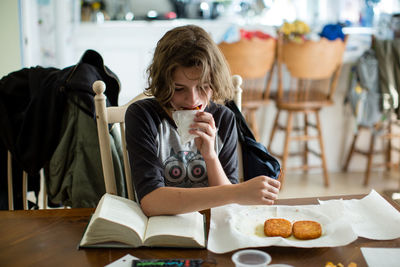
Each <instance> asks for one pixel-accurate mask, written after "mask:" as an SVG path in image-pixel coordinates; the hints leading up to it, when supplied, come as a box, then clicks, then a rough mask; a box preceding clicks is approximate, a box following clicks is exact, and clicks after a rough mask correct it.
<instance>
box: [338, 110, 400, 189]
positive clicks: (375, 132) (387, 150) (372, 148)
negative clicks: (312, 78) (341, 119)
mask: <svg viewBox="0 0 400 267" xmlns="http://www.w3.org/2000/svg"><path fill="white" fill-rule="evenodd" d="M392 115H393V116H392V118H389V120H388V121H385V122H383V123H379V124H376V125H375V127H374V128H371V127H365V126H361V125H360V126H358V127H357V128H358V129H357V132H355V133H354V136H353V141H352V143H351V147H350V151H349V154H348V156H347V159H346V162H345V165H344V167H343V171H345V172H347V170H348V168H349V164H350V161H351V159H352V157H353V155H354V154H358V155H362V156H365V157H366V158H367V167H366V170H365V175H364V186H367V185H368V184H369V179H370V175H371V169H372V167H386V170H390V169H392V167H397V168H400V163H399V162H393V160H392V153H393V152H397V153H399V154H400V147H398V146H394V145H393V140H399V141H400V133H399V132H398V131H397V133H396V132H394V128H395V127H398V128H400V121H399V120H397V119H395V118H393V117H395V116H394V114H392ZM362 131H364V132H365V131H367V132H369V134H370V141H369V148H368V150H363V149H361V148H359V147H357V140H358V137H359V136H360V133H361V132H362ZM378 138H380V139H381V141H382V149H381V150H377V149H376V143H377V139H378ZM382 154H383V155H385V160H384V161H383V162H374V161H373V157H374V156H376V155H382Z"/></svg>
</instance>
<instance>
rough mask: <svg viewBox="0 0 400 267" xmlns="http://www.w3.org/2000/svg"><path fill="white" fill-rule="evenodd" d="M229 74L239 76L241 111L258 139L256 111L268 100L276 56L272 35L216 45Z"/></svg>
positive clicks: (274, 41)
mask: <svg viewBox="0 0 400 267" xmlns="http://www.w3.org/2000/svg"><path fill="white" fill-rule="evenodd" d="M218 46H219V48H220V49H221V51H222V53H223V54H224V56H225V59H226V60H227V62H228V64H229V67H230V70H231V73H232V75H235V74H237V75H240V76H241V77H242V79H243V83H242V86H241V87H242V90H243V93H242V112H243V114H244V116H245V119H246V122H247V123H248V125H249V127H250V129H251V130H252V132H253V134H254V137H255V138H256V140H259V139H260V135H259V131H258V125H257V122H256V111H257V110H258V109H259V108H260V107H261V106H263V105H266V104H268V102H269V93H270V86H271V80H272V75H273V70H274V67H273V66H274V63H275V57H276V53H275V50H276V40H275V39H274V38H269V39H266V40H264V39H260V38H253V39H251V40H247V39H241V40H240V41H238V42H235V43H225V42H222V43H220V44H219V45H218Z"/></svg>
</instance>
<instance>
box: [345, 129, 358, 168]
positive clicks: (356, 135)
mask: <svg viewBox="0 0 400 267" xmlns="http://www.w3.org/2000/svg"><path fill="white" fill-rule="evenodd" d="M359 130H360V129H358V130H357V132H356V133H355V134H354V136H353V141H352V143H351V147H350V151H349V154H348V155H347V158H346V162H345V163H344V166H343V171H345V172H347V170H348V169H349V164H350V160H351V157H352V156H353V153H354V150H355V148H356V143H357V138H358V132H359Z"/></svg>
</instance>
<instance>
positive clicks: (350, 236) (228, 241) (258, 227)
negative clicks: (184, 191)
mask: <svg viewBox="0 0 400 267" xmlns="http://www.w3.org/2000/svg"><path fill="white" fill-rule="evenodd" d="M329 210H330V207H329V205H326V206H324V209H322V206H321V205H308V206H279V205H276V206H261V205H256V206H242V205H236V204H232V205H226V206H222V207H218V208H213V209H211V222H210V234H209V239H208V249H209V250H210V251H212V252H214V253H225V252H229V251H232V250H236V249H239V248H249V247H266V246H286V247H334V246H344V245H347V244H349V243H351V242H353V241H354V240H356V239H357V236H356V235H355V233H354V232H353V230H352V228H351V226H350V224H348V223H347V222H346V220H344V219H342V218H341V217H332V216H330V212H329ZM270 218H285V219H288V220H289V221H292V222H295V221H297V220H314V221H317V222H319V223H320V224H321V226H322V236H321V237H320V238H317V239H312V240H298V239H296V238H294V237H293V236H292V237H289V238H283V237H267V236H265V235H264V222H265V220H267V219H270Z"/></svg>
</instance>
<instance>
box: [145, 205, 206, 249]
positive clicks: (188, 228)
mask: <svg viewBox="0 0 400 267" xmlns="http://www.w3.org/2000/svg"><path fill="white" fill-rule="evenodd" d="M204 232H205V231H204V217H203V215H202V214H200V213H199V212H192V213H185V214H179V215H173V216H153V217H150V218H149V222H148V225H147V231H146V238H145V245H147V246H161V247H205V236H204V234H205V233H204Z"/></svg>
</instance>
